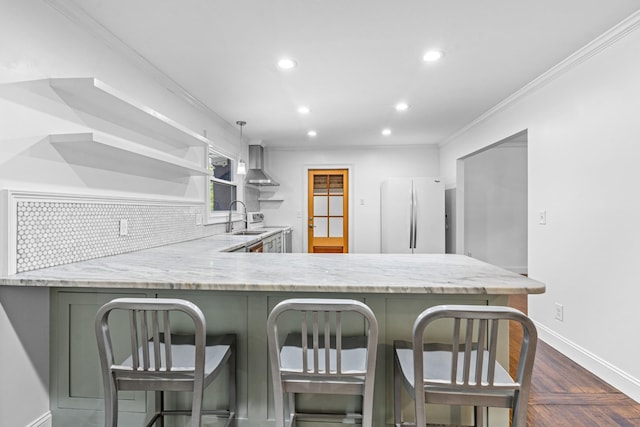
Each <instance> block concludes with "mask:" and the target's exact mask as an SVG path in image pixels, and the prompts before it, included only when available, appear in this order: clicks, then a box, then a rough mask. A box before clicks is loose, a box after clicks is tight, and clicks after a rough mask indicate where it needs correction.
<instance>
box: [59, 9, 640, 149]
mask: <svg viewBox="0 0 640 427" xmlns="http://www.w3.org/2000/svg"><path fill="white" fill-rule="evenodd" d="M58 3H66V4H67V5H70V6H73V7H77V8H81V9H83V10H84V12H86V13H87V14H88V15H89V16H91V17H92V18H93V19H95V20H96V21H97V22H99V23H100V24H101V25H103V26H104V27H105V28H106V29H108V30H109V31H110V32H111V33H113V34H114V35H115V36H116V37H117V38H119V39H120V40H121V41H122V42H124V43H125V44H127V45H128V46H129V47H130V48H131V49H133V50H135V51H136V52H137V53H138V54H139V55H141V56H143V57H144V58H145V59H146V60H148V61H149V62H151V63H152V64H153V65H154V66H155V67H157V68H158V69H159V70H161V71H162V72H163V73H164V74H166V75H167V76H169V77H170V78H171V79H172V80H174V81H175V82H176V83H177V84H178V85H180V86H181V87H182V88H183V89H185V90H186V91H187V92H189V93H190V94H191V95H192V96H193V97H195V98H197V99H198V100H199V101H201V102H202V103H204V104H206V105H207V106H208V107H209V108H210V109H211V110H213V111H215V112H216V113H217V114H218V115H219V116H220V117H222V118H223V119H224V120H226V121H227V122H229V123H232V124H234V126H235V122H236V121H237V120H245V121H247V125H246V126H245V127H244V131H243V132H244V135H245V136H248V137H249V138H251V139H256V140H262V141H263V143H264V144H265V145H267V146H289V145H295V146H305V147H307V146H316V145H317V146H345V145H377V144H384V145H392V144H437V143H439V142H441V141H443V140H445V139H446V138H447V137H448V136H450V135H452V134H453V133H455V132H456V131H457V130H459V129H461V128H463V127H464V126H465V125H467V124H468V123H470V122H471V121H473V120H474V119H475V118H477V117H478V116H480V115H481V114H482V113H484V112H485V111H487V110H489V109H490V108H491V107H493V106H495V105H496V104H498V103H499V102H500V101H502V100H503V99H505V98H506V97H508V96H509V95H511V94H513V93H514V92H515V91H517V90H518V89H520V88H522V87H523V86H525V85H526V84H527V83H529V82H531V81H532V80H533V79H534V78H536V77H538V76H539V75H541V74H542V73H544V72H545V71H547V70H549V69H550V68H551V67H553V66H554V65H556V64H558V63H559V62H560V61H562V60H563V59H565V58H566V57H568V56H569V55H570V54H572V53H574V52H575V51H577V50H578V49H580V48H581V47H583V46H584V45H586V44H587V43H589V42H590V41H592V40H593V39H595V38H596V37H598V36H599V35H601V34H602V33H603V32H605V31H606V30H608V29H610V28H611V27H613V26H614V25H616V24H617V23H619V22H620V21H622V20H623V19H624V18H625V17H627V16H629V15H630V14H632V13H633V12H635V11H636V10H638V9H639V7H640V5H639V3H638V1H637V0H615V1H607V0H536V1H514V0H466V1H465V0H457V1H454V0H450V1H445V0H439V1H438V0H395V1H393V0H181V1H175V0H109V1H105V0H58ZM431 48H438V49H442V50H444V51H445V52H446V56H445V58H444V60H442V61H440V62H439V63H435V64H429V63H425V62H423V61H422V55H423V54H424V52H425V51H426V50H428V49H431ZM282 56H290V57H292V58H294V59H295V60H296V61H297V62H298V67H297V68H296V69H294V70H291V71H289V72H282V71H281V70H279V69H278V68H277V67H276V62H277V60H278V59H279V58H280V57H282ZM401 100H403V101H406V102H407V103H409V104H410V106H411V108H410V109H409V110H408V111H406V112H404V113H398V112H396V111H395V110H394V105H395V104H396V103H397V102H398V101H401ZM300 105H307V106H309V107H310V108H311V110H312V111H311V113H310V114H309V115H306V116H301V115H300V114H298V113H297V111H296V109H297V107H298V106H300ZM384 127H389V128H391V129H392V132H393V133H392V135H391V136H388V137H383V136H382V135H381V133H380V131H381V130H382V128H384ZM309 129H315V130H317V132H318V136H317V137H316V138H309V137H307V136H306V132H307V130H309Z"/></svg>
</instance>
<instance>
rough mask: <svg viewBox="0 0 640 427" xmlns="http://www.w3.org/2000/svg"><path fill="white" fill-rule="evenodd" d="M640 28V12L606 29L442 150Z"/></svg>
mask: <svg viewBox="0 0 640 427" xmlns="http://www.w3.org/2000/svg"><path fill="white" fill-rule="evenodd" d="M639 27H640V10H639V11H637V12H634V13H633V14H631V15H630V16H629V17H627V18H625V19H624V20H622V21H621V22H620V23H618V24H617V25H615V26H614V27H613V28H611V29H609V30H607V31H606V32H604V33H603V34H602V35H600V36H598V37H597V38H596V39H594V40H593V41H591V42H589V43H588V44H586V45H585V46H583V47H582V48H580V49H579V50H577V51H576V52H574V53H573V54H571V55H570V56H568V57H567V58H566V59H564V60H563V61H561V62H560V63H558V64H557V65H555V66H553V67H551V68H550V69H549V70H547V71H546V72H544V73H543V74H541V75H540V76H539V77H537V78H535V79H534V80H532V81H531V82H529V83H528V84H527V85H525V86H524V87H522V88H521V89H519V90H518V91H516V92H514V93H513V94H512V95H510V96H508V97H507V98H505V99H504V100H502V101H500V102H499V103H498V104H496V105H495V106H493V107H492V108H490V109H489V110H487V111H486V112H484V113H483V114H481V115H480V116H479V117H477V118H476V119H474V120H473V121H471V122H470V123H468V124H467V125H466V126H464V127H463V128H461V129H460V130H458V131H457V132H455V133H454V134H452V135H451V136H449V137H447V138H446V139H444V140H443V141H442V142H440V143H439V144H438V146H439V147H441V148H442V147H444V146H445V145H447V144H449V143H450V142H452V141H453V140H455V139H456V138H457V137H459V136H460V135H462V134H464V133H465V132H467V131H468V130H470V129H471V128H473V127H474V126H476V125H478V124H480V123H482V122H483V121H485V120H487V119H488V118H490V117H491V116H493V115H495V114H497V113H498V112H500V111H502V110H504V109H505V108H507V107H508V106H510V105H511V104H513V103H515V102H516V101H518V100H520V99H521V98H524V97H525V96H526V95H528V94H530V93H532V92H533V91H535V90H537V89H539V88H541V87H543V86H546V85H548V84H549V83H551V82H553V81H554V80H555V79H557V78H558V77H560V76H562V75H563V74H565V73H567V72H569V71H570V70H571V69H573V68H574V67H577V66H578V65H580V64H582V63H583V62H585V61H587V60H588V59H590V58H592V57H594V56H596V55H598V54H599V53H600V52H602V51H603V50H605V49H607V48H608V47H609V46H611V45H613V44H615V43H617V42H618V41H619V40H621V39H623V38H625V37H626V36H627V35H629V34H631V33H633V32H634V31H635V30H637V29H638V28H639Z"/></svg>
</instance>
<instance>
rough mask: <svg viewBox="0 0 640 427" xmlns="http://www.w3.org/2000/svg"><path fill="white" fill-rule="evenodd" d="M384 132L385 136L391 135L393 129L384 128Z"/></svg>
mask: <svg viewBox="0 0 640 427" xmlns="http://www.w3.org/2000/svg"><path fill="white" fill-rule="evenodd" d="M382 134H383V135H384V136H389V135H391V129H389V128H386V129H382Z"/></svg>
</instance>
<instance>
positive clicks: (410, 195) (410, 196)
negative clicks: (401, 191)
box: [409, 185, 415, 249]
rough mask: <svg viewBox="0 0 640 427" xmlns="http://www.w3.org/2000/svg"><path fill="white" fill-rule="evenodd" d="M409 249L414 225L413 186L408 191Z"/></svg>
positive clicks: (411, 245)
mask: <svg viewBox="0 0 640 427" xmlns="http://www.w3.org/2000/svg"><path fill="white" fill-rule="evenodd" d="M409 191H410V192H409V249H413V235H414V233H415V230H414V229H413V225H414V212H413V185H412V186H411V189H410V190H409Z"/></svg>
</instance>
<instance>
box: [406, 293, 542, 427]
mask: <svg viewBox="0 0 640 427" xmlns="http://www.w3.org/2000/svg"><path fill="white" fill-rule="evenodd" d="M440 319H450V324H451V325H452V326H453V330H452V333H451V335H450V341H449V342H445V343H442V342H430V341H429V342H427V340H425V330H427V329H428V327H429V326H430V325H432V323H433V322H435V321H436V320H440ZM501 321H502V322H501ZM506 321H513V322H515V323H516V324H518V325H520V326H521V327H522V330H523V339H522V345H521V348H520V354H519V359H518V368H517V374H516V377H515V378H512V377H511V375H509V372H508V369H505V368H503V367H502V366H501V365H500V363H498V362H497V361H496V358H497V353H498V341H499V340H498V328H499V326H500V324H501V323H503V324H506V323H507V322H506ZM440 325H442V324H440ZM438 327H439V328H441V326H438ZM537 336H538V335H537V332H536V328H535V326H534V324H533V322H532V321H531V319H529V318H528V317H527V316H525V315H524V314H522V313H521V312H520V311H518V310H516V309H513V308H509V307H500V306H495V307H493V306H470V305H441V306H436V307H432V308H429V309H427V310H425V311H423V312H422V313H421V314H420V315H419V316H418V318H417V319H416V321H415V323H414V325H413V344H412V343H409V342H406V341H395V342H394V422H395V425H396V426H404V425H409V424H408V423H405V422H403V421H402V414H401V411H402V402H401V391H402V390H401V389H402V386H403V385H404V386H405V387H406V389H407V391H408V392H409V394H410V395H411V397H413V399H414V402H415V417H416V418H415V419H416V423H415V425H417V426H424V425H425V423H426V420H425V403H438V404H445V405H468V406H474V407H475V411H474V425H476V426H482V425H483V422H484V410H483V409H484V408H485V407H501V408H510V409H512V425H513V427H525V426H526V421H527V400H528V397H529V386H530V384H531V372H532V370H533V361H534V357H535V352H536V344H537ZM411 425H413V424H411Z"/></svg>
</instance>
